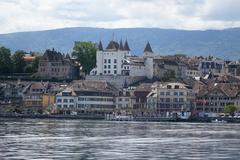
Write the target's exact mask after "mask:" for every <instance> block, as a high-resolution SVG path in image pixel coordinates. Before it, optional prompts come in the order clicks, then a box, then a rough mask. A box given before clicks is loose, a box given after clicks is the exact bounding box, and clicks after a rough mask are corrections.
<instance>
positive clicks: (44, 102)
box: [42, 94, 55, 108]
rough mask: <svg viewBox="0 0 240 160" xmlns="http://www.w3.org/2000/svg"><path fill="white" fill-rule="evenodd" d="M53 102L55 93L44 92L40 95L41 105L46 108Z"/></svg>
mask: <svg viewBox="0 0 240 160" xmlns="http://www.w3.org/2000/svg"><path fill="white" fill-rule="evenodd" d="M54 103H55V95H51V94H44V95H43V97H42V106H43V108H46V107H48V106H53V105H54Z"/></svg>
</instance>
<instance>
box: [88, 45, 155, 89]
mask: <svg viewBox="0 0 240 160" xmlns="http://www.w3.org/2000/svg"><path fill="white" fill-rule="evenodd" d="M153 58H154V53H153V51H152V48H151V46H150V43H149V42H148V43H147V45H146V47H145V49H144V53H143V56H139V57H138V56H131V54H130V48H129V45H128V42H127V41H126V42H125V44H124V45H123V43H122V41H120V43H118V42H115V41H110V42H109V44H108V46H107V47H106V48H105V49H103V46H102V43H101V42H100V43H99V46H98V50H97V56H96V68H94V69H93V70H92V71H91V72H90V76H87V77H86V79H87V80H106V81H107V82H109V83H111V84H113V85H115V86H117V87H118V88H121V87H123V85H124V84H125V83H127V84H131V83H134V82H137V81H139V80H142V79H145V78H148V79H152V78H153Z"/></svg>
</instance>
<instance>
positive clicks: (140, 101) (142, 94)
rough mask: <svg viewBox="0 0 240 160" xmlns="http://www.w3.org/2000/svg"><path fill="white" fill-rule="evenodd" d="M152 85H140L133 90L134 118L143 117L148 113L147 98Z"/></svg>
mask: <svg viewBox="0 0 240 160" xmlns="http://www.w3.org/2000/svg"><path fill="white" fill-rule="evenodd" d="M151 86H152V83H142V84H140V85H139V86H137V87H136V89H135V90H134V95H133V96H134V97H133V114H134V115H135V116H144V115H146V114H147V112H148V108H147V96H148V94H149V93H150V92H151V91H152V88H151Z"/></svg>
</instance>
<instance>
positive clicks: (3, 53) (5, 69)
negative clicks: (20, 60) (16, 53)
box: [0, 47, 12, 75]
mask: <svg viewBox="0 0 240 160" xmlns="http://www.w3.org/2000/svg"><path fill="white" fill-rule="evenodd" d="M9 73H12V60H11V52H10V50H9V49H8V48H5V47H0V75H6V74H9Z"/></svg>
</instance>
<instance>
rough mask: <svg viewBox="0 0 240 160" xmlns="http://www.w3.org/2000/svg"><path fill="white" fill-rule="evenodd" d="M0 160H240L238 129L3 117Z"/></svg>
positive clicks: (192, 125) (227, 126) (238, 126)
mask: <svg viewBox="0 0 240 160" xmlns="http://www.w3.org/2000/svg"><path fill="white" fill-rule="evenodd" d="M0 159H1V160H4V159H44V160H47V159H62V160H66V159H77V160H85V159H104V160H107V159H113V160H115V159H119V160H120V159H131V160H132V159H136V160H140V159H216V160H217V159H240V125H239V124H206V123H205V124H204V123H202V124H200V123H198V124H196V123H155V122H109V121H86V120H39V119H26V120H19V119H18V120H16V119H0Z"/></svg>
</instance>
